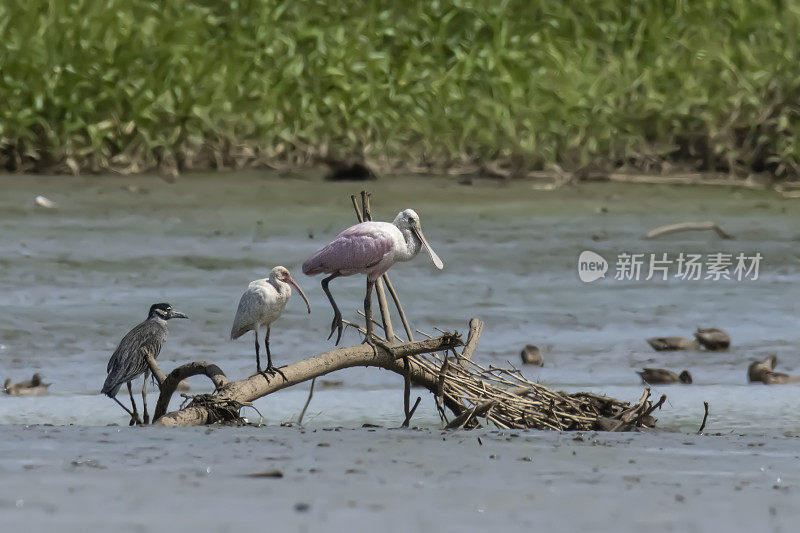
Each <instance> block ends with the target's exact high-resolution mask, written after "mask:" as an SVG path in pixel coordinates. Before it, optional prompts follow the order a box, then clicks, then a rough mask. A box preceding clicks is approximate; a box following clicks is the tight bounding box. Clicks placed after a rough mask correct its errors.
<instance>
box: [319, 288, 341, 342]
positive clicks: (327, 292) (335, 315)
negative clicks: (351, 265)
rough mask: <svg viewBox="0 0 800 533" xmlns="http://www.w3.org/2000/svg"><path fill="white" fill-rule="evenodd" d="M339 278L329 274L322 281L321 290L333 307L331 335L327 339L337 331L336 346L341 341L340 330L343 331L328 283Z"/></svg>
mask: <svg viewBox="0 0 800 533" xmlns="http://www.w3.org/2000/svg"><path fill="white" fill-rule="evenodd" d="M338 277H339V274H338V273H337V274H331V275H330V276H328V277H327V278H325V279H323V280H322V290H323V291H325V296H327V297H328V300H329V301H330V302H331V307H333V322H331V334H330V335H328V339H330V338H331V337H333V332H334V331H336V330H339V333H338V335H337V336H336V345H337V346H338V344H339V341H340V340H342V330H343V329H344V324H343V323H342V313H341V311H339V306H338V305H336V301H335V300H334V299H333V295H332V294H331V291H330V290H329V289H328V283H330V282H331V280H333V279H336V278H338Z"/></svg>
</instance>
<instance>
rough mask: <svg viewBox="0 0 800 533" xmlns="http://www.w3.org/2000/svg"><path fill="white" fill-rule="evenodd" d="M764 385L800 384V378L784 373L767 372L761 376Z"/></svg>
mask: <svg viewBox="0 0 800 533" xmlns="http://www.w3.org/2000/svg"><path fill="white" fill-rule="evenodd" d="M761 382H762V383H763V384H764V385H786V384H787V383H800V376H790V375H789V374H784V373H783V372H765V373H764V375H763V376H761Z"/></svg>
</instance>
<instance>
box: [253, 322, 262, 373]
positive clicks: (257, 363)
mask: <svg viewBox="0 0 800 533" xmlns="http://www.w3.org/2000/svg"><path fill="white" fill-rule="evenodd" d="M253 333H254V334H255V336H256V372H257V373H258V374H260V373H261V355H259V353H258V352H259V350H260V348H259V346H258V329H254V330H253Z"/></svg>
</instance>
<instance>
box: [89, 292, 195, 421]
mask: <svg viewBox="0 0 800 533" xmlns="http://www.w3.org/2000/svg"><path fill="white" fill-rule="evenodd" d="M170 318H189V317H187V316H186V315H184V314H183V313H179V312H177V311H173V309H172V306H171V305H170V304H168V303H160V304H153V305H152V306H150V313H149V314H148V315H147V320H145V321H144V322H142V323H141V324H139V325H138V326H136V327H135V328H133V329H132V330H130V331H129V332H128V334H127V335H125V337H123V338H122V341H121V342H120V343H119V346H118V347H117V349H116V350H115V351H114V353H113V355H111V359H110V360H109V361H108V368H107V369H106V370H107V372H108V376H107V377H106V382H105V383H104V384H103V391H102V392H103V394H105V395H107V396H108V397H109V398H111V399H112V400H114V401H115V402H117V403H118V404H119V405H120V407H122V408H123V409H125V411H126V412H127V413H128V414H129V415H131V422H130V425H133V424H141V423H142V421H141V420H140V419H139V413H138V412H137V411H136V402H135V401H134V399H133V390H132V388H131V381H132V380H134V379H136V378H137V377H139V376H141V375H142V374H144V383H143V384H142V403H143V404H144V423H145V424H148V423H149V422H150V415H148V414H147V396H146V395H147V378H148V376H149V374H150V368H149V366H148V364H147V356H146V355H145V353H144V352H148V353H152V354H153V357H158V354H159V352H160V351H161V346H162V345H163V344H164V340H165V339H166V338H167V331H168V330H167V320H169V319H170ZM123 383H127V384H128V394H129V395H130V397H131V407H132V408H133V411H131V410H130V409H128V408H127V407H125V405H123V404H122V402H120V401H119V400H118V399H117V393H118V392H119V388H120V387H121V386H122V384H123Z"/></svg>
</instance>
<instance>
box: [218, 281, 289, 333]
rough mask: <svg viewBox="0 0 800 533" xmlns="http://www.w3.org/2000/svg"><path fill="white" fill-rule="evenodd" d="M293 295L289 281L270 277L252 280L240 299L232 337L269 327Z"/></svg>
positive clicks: (232, 328)
mask: <svg viewBox="0 0 800 533" xmlns="http://www.w3.org/2000/svg"><path fill="white" fill-rule="evenodd" d="M291 295H292V289H291V287H290V286H289V284H288V283H284V282H282V281H274V282H273V281H271V280H270V279H269V278H263V279H257V280H255V281H251V282H250V285H248V286H247V290H246V291H245V292H244V294H242V298H241V299H240V300H239V307H238V308H237V309H236V317H235V318H234V319H233V326H232V327H231V339H238V338H239V337H241V336H242V335H244V334H245V333H247V332H248V331H250V330H256V331H257V330H258V329H260V328H263V327H269V325H270V324H272V323H273V322H275V321H276V320H278V318H280V316H281V315H282V314H283V310H284V309H285V308H286V302H288V301H289V297H290V296H291Z"/></svg>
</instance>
